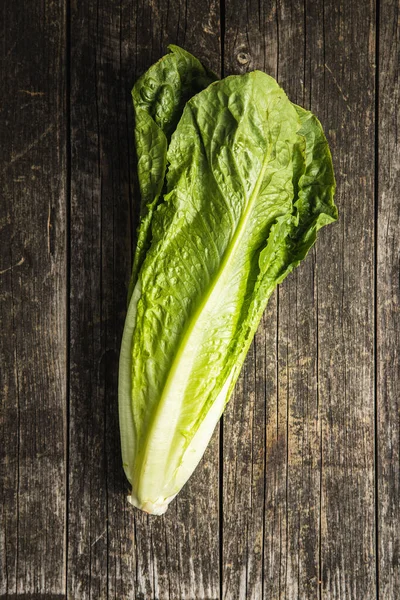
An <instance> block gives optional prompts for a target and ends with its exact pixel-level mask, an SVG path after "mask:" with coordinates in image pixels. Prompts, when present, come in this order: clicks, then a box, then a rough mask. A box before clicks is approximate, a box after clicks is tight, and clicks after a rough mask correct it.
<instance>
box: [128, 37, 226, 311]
mask: <svg viewBox="0 0 400 600" xmlns="http://www.w3.org/2000/svg"><path fill="white" fill-rule="evenodd" d="M168 48H169V50H170V51H171V52H170V54H167V55H166V56H164V57H163V58H161V59H160V60H159V61H158V62H157V63H156V64H154V65H153V66H152V67H150V69H149V70H148V71H146V73H145V74H144V75H142V77H140V78H139V79H138V81H137V82H136V84H135V85H134V87H133V89H132V101H133V107H134V111H135V142H136V154H137V169H138V179H139V186H140V193H141V210H140V225H139V229H138V239H137V244H136V250H135V254H134V258H133V267H132V276H131V281H130V285H129V292H128V301H129V299H130V297H131V294H132V291H133V288H134V286H135V284H136V281H137V275H138V273H139V269H140V267H141V266H142V263H143V260H144V257H145V255H146V251H147V249H148V247H149V245H150V239H151V220H152V217H153V212H154V209H155V208H156V206H157V203H158V201H159V199H160V195H161V192H162V188H163V185H164V178H165V170H166V164H167V149H168V144H169V141H170V139H171V134H172V132H173V131H174V130H175V129H176V126H177V124H178V121H179V119H180V118H181V116H182V112H183V109H184V107H185V104H186V102H187V101H188V100H189V99H190V98H191V97H192V96H193V95H194V94H197V93H198V92H200V91H201V90H203V89H204V88H206V87H207V86H208V85H209V84H210V83H211V82H212V81H215V80H216V79H217V77H216V75H214V73H212V72H211V71H208V70H207V69H205V68H204V67H203V65H202V64H201V63H200V61H198V60H197V58H195V57H194V56H192V55H191V54H189V52H186V51H185V50H183V49H182V48H179V47H178V46H174V45H171V46H169V47H168Z"/></svg>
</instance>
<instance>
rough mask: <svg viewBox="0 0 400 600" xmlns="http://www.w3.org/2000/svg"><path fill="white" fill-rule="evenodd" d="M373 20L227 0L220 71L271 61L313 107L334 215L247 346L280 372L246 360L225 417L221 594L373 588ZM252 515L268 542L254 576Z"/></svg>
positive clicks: (370, 14) (350, 13)
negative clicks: (325, 148)
mask: <svg viewBox="0 0 400 600" xmlns="http://www.w3.org/2000/svg"><path fill="white" fill-rule="evenodd" d="M361 15H363V18H362V17H361ZM374 22H375V14H374V10H373V5H372V4H370V3H366V2H365V3H362V2H358V3H351V4H350V5H349V4H347V3H343V4H337V3H330V2H324V3H322V2H321V3H314V2H296V1H291V2H285V1H281V2H279V3H273V2H271V3H263V4H262V5H260V4H259V3H255V2H251V0H250V1H248V2H245V3H239V2H232V1H229V2H227V4H226V36H225V39H226V49H225V57H226V66H227V69H228V71H229V72H243V71H246V70H251V69H254V68H262V69H266V70H267V72H270V74H272V75H275V76H276V77H277V78H278V81H279V82H280V83H281V84H282V85H283V87H284V89H285V90H286V92H287V93H288V95H289V97H290V98H291V99H292V100H293V101H294V102H297V103H299V104H302V105H303V106H305V107H306V108H310V109H311V110H313V112H315V113H316V114H317V115H318V116H319V117H320V118H321V120H322V123H323V125H324V127H325V129H326V131H327V135H328V138H329V140H330V143H331V146H332V151H333V155H334V159H335V166H336V174H337V179H338V182H339V186H338V204H339V210H340V220H339V224H338V225H336V226H335V227H332V228H329V230H328V231H326V232H325V231H324V232H322V233H321V235H320V238H321V239H320V240H319V243H318V245H317V249H316V251H313V253H312V254H311V256H309V257H308V259H307V261H305V263H304V264H302V265H301V267H300V269H299V270H298V271H296V273H295V274H293V275H292V276H290V277H289V278H288V280H287V281H286V282H285V283H284V284H283V285H282V286H281V288H280V290H279V292H278V294H277V299H278V309H277V313H275V315H274V314H273V312H272V313H270V318H269V319H268V320H265V319H264V322H263V324H262V326H261V327H260V329H259V332H258V335H257V337H256V340H255V345H254V350H253V352H254V356H255V357H257V356H258V355H259V354H261V355H264V356H265V355H267V356H268V355H270V356H271V357H273V356H276V361H277V362H276V377H275V378H274V376H273V374H272V368H271V366H270V370H269V371H265V367H264V376H263V377H260V376H259V382H258V383H256V379H255V377H254V376H253V377H252V376H251V373H252V372H253V371H254V367H255V360H254V357H253V359H252V357H251V355H250V356H249V357H248V360H247V363H246V366H245V368H244V371H243V374H242V379H241V380H240V382H239V386H238V388H237V391H236V394H235V397H234V399H233V402H232V404H231V407H230V408H228V411H227V415H226V417H225V423H226V424H227V427H229V428H230V429H231V430H232V433H227V432H226V431H225V429H224V441H225V448H224V454H226V455H227V460H226V462H225V469H226V471H227V473H226V474H225V473H224V482H225V481H226V482H227V485H226V486H225V484H224V494H225V499H226V503H227V504H228V510H227V511H226V513H227V514H226V517H225V518H224V565H225V568H226V571H224V577H225V579H224V590H225V591H224V594H223V597H224V598H225V597H226V598H236V597H246V598H247V597H249V598H258V597H261V595H260V594H261V589H263V590H264V594H265V597H266V598H269V597H274V598H275V597H277V598H278V597H279V598H288V599H289V598H317V597H319V596H320V595H321V596H322V597H324V598H341V597H345V598H354V599H355V598H361V597H362V598H373V597H375V552H374V551H375V547H374V534H375V525H376V524H375V512H374V433H375V432H374V392H373V390H374V355H373V343H374V339H373V330H374V313H373V299H374V288H373V258H374V249H373V244H374V194H373V190H374V176H373V167H374V69H373V68H374V60H375V39H374ZM359 24H362V25H361V27H362V28H364V29H363V32H362V33H361V31H360V26H359ZM267 41H268V42H267ZM349 61H351V64H352V68H351V69H349V68H348V64H349ZM360 114H361V115H363V116H364V118H363V121H362V123H361V124H360V122H359V115H360ZM360 127H362V131H363V135H362V136H361V137H362V140H363V141H362V142H361V137H359V136H358V134H359V131H360ZM366 140H368V142H367V144H366V145H365V142H366ZM349 194H350V195H349ZM350 265H351V266H350ZM353 265H354V266H355V268H354V266H353ZM271 309H272V311H273V307H271ZM276 327H278V331H277V339H276V340H275V337H276V336H275V334H274V332H275V331H276ZM264 332H265V333H264ZM356 332H357V333H356ZM263 333H264V335H265V334H267V336H268V337H267V339H266V341H265V340H262V336H263ZM256 372H257V369H256ZM263 379H264V381H268V382H269V385H268V387H266V394H267V397H266V400H264V399H262V394H261V393H260V392H261V390H262V382H263ZM268 388H269V389H268ZM254 395H255V397H256V398H257V396H258V395H259V396H260V400H259V402H260V404H261V403H262V402H265V401H266V403H267V406H268V404H269V403H272V410H271V411H270V412H268V409H267V419H266V423H265V427H266V434H265V432H263V429H262V427H261V425H260V420H259V419H254V417H253V416H251V417H250V418H249V417H248V416H247V417H246V416H244V415H243V409H242V410H240V407H241V406H242V404H243V402H246V403H249V408H248V410H249V411H250V415H252V413H253V411H252V405H253V403H254V399H253V398H254ZM274 405H275V407H274ZM256 410H257V409H256ZM245 414H246V413H245ZM239 423H241V425H240V426H239ZM260 428H261V429H260ZM271 434H272V440H274V444H275V448H274V452H273V453H272V452H271V442H270V441H269V440H271ZM265 435H266V443H265V446H264V447H263V438H265ZM255 447H256V448H259V452H258V453H257V454H256V456H257V459H255V458H254V457H253V455H252V454H251V449H254V448H255ZM235 453H238V454H239V457H237V459H236V460H235V462H234V463H233V464H232V461H231V460H229V459H230V458H232V456H233V455H235ZM260 453H261V455H262V454H265V457H264V460H265V464H264V471H263V473H262V474H261V475H259V478H258V483H257V490H260V489H261V487H262V479H263V478H264V479H265V492H266V493H265V496H264V499H263V498H262V495H261V494H260V493H259V494H258V495H257V493H256V494H254V493H253V494H250V498H251V502H250V501H249V500H247V501H246V500H244V499H245V498H249V489H252V487H251V484H250V480H249V477H247V479H245V478H244V477H243V476H242V477H241V478H240V477H238V476H237V473H236V470H237V464H239V465H240V472H241V473H243V472H246V473H247V474H252V473H253V468H254V469H256V472H259V471H258V470H257V466H258V465H259V464H262V460H260ZM231 471H233V473H232V474H231ZM231 481H232V482H233V483H232V484H231V485H229V484H230V482H231ZM271 485H273V486H274V490H275V493H274V494H273V495H271V492H270V491H269V488H270V487H271ZM243 488H244V489H243ZM262 502H264V504H265V508H264V509H263V506H262ZM260 510H261V511H262V510H264V514H265V523H264V528H263V527H262V520H261V521H260V518H259V511H260ZM224 515H225V511H224ZM243 521H244V522H243ZM250 524H251V525H250ZM254 524H258V529H257V533H258V536H260V535H261V534H262V536H263V538H264V548H263V553H264V565H263V573H264V580H263V581H262V582H260V560H259V555H258V545H257V543H254V540H255V538H256V537H257V535H254V534H251V532H252V529H253V527H254ZM249 531H250V535H249ZM240 532H242V535H240ZM243 532H245V533H243ZM225 540H227V541H226V543H225ZM254 572H258V577H257V576H254ZM231 573H233V574H234V575H231ZM260 584H261V587H260ZM239 590H241V591H239ZM240 593H242V596H238V594H240Z"/></svg>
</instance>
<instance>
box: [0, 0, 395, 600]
mask: <svg viewBox="0 0 400 600" xmlns="http://www.w3.org/2000/svg"><path fill="white" fill-rule="evenodd" d="M378 7H379V8H378V10H379V14H378V15H376V12H375V3H374V2H373V0H355V1H354V2H348V1H346V0H317V1H313V0H266V1H265V2H258V1H256V0H241V1H240V2H239V0H221V2H219V0H205V1H204V2H196V1H195V0H177V2H170V1H169V0H145V1H144V2H138V1H137V0H120V1H119V2H118V3H117V2H109V1H107V0H96V1H95V0H82V1H81V2H77V0H70V2H68V3H63V2H61V1H59V0H57V1H55V2H53V1H50V0H44V2H42V3H35V2H27V1H26V0H15V1H14V2H12V3H8V4H7V5H4V7H3V11H2V16H3V22H2V25H3V27H2V33H3V36H2V40H3V43H2V49H1V67H2V68H1V70H0V81H1V86H0V90H1V93H2V98H1V104H0V115H1V118H2V124H1V129H0V132H1V145H0V159H1V165H0V184H1V190H2V195H1V198H0V318H1V329H2V333H3V334H4V335H3V336H2V340H1V344H0V373H1V386H0V598H4V599H7V600H11V599H14V598H15V599H16V598H19V599H24V600H39V599H40V598H46V599H47V600H62V599H63V598H64V599H65V600H66V599H67V598H69V599H70V600H86V599H89V598H96V599H99V600H106V599H108V598H109V599H111V598H113V599H115V600H133V599H135V600H156V599H157V600H217V599H220V600H222V599H224V600H248V599H249V600H250V599H251V600H263V599H265V600H267V599H268V600H270V599H273V600H278V599H279V600H294V599H295V600H339V599H340V600H373V599H374V600H397V598H398V595H399V589H400V558H399V557H400V534H399V531H400V456H399V443H400V442H399V440H400V420H399V415H400V406H399V398H400V366H399V365H400V357H399V347H400V321H399V318H400V317H399V315H400V313H399V306H400V288H399V269H400V263H399V252H400V250H399V248H400V239H399V233H398V232H399V227H400V210H399V206H400V203H399V200H398V195H399V194H398V189H399V184H400V180H399V173H400V151H399V140H398V131H399V125H400V124H399V113H398V104H399V102H400V97H399V94H400V91H399V90H400V87H399V85H400V84H399V52H400V50H399V48H400V39H399V38H400V23H399V14H400V9H399V3H398V0H381V1H380V2H379V3H378ZM377 17H378V18H377ZM220 21H221V22H220ZM377 24H378V30H377ZM221 31H222V32H224V36H223V39H222V40H221V37H220V34H221ZM377 36H378V37H377ZM169 43H177V44H179V45H182V46H184V47H185V48H186V49H187V50H189V51H191V52H193V53H194V54H195V55H197V56H198V57H199V58H200V59H201V60H202V61H204V63H205V64H207V66H209V67H211V68H212V69H213V70H214V71H215V72H217V73H220V72H221V71H222V72H223V73H224V74H225V75H227V74H231V73H242V72H246V71H249V70H252V69H255V68H259V69H262V70H264V71H266V72H267V73H269V74H271V75H273V76H274V77H276V78H277V79H278V81H279V82H280V83H281V84H282V85H283V87H284V88H285V90H286V92H287V93H288V95H289V97H290V98H291V99H292V100H293V101H295V102H298V103H299V104H302V105H303V106H305V107H306V108H309V109H311V110H312V111H313V112H314V113H315V114H316V115H317V116H318V117H319V118H320V120H321V122H322V123H323V126H324V129H325V131H326V134H327V137H328V140H329V143H330V146H331V149H332V154H333V159H334V165H335V170H336V177H337V182H338V189H337V203H338V207H339V211H340V218H339V221H338V223H337V224H336V225H334V226H332V227H329V228H327V229H326V230H323V231H322V232H321V234H320V239H319V241H318V244H317V246H316V248H315V250H313V251H312V252H311V253H310V255H309V256H308V258H307V260H306V261H305V262H304V263H303V264H302V265H301V266H300V267H299V269H297V270H296V271H295V272H294V273H293V274H292V275H291V276H290V277H289V278H288V279H287V280H286V281H285V282H284V284H283V285H282V286H280V289H279V290H278V292H277V293H276V294H275V295H274V297H273V298H272V299H271V301H270V303H269V305H268V308H267V310H266V312H265V314H264V316H263V319H262V322H261V324H260V327H259V330H258V332H257V335H256V337H255V340H254V342H253V344H252V346H251V349H250V352H249V355H248V357H247V360H246V363H245V366H244V369H243V372H242V375H241V377H240V379H239V381H238V385H237V387H236V389H235V392H234V395H233V398H232V400H231V402H230V404H229V406H228V408H227V411H226V413H225V416H224V419H223V425H222V433H221V435H220V433H219V431H218V430H217V431H216V432H215V434H214V437H213V440H212V442H211V444H210V446H209V448H208V449H207V451H206V454H205V456H204V458H203V460H202V462H201V464H200V466H199V467H198V469H197V470H196V472H195V474H194V476H193V477H192V478H191V480H190V481H189V482H188V484H187V485H186V486H185V488H184V489H183V490H182V492H181V493H180V494H179V496H178V497H177V498H176V499H175V501H174V502H173V503H172V504H171V506H170V508H169V510H168V512H167V513H166V515H164V516H163V517H150V516H147V515H144V514H142V513H140V512H139V511H135V510H134V509H132V507H130V506H129V505H128V503H127V501H126V495H127V493H128V482H127V481H126V479H125V476H124V474H123V470H122V467H121V455H120V448H119V429H118V407H117V370H118V355H119V346H120V339H121V334H122V327H123V322H124V318H125V311H126V288H127V284H128V280H129V273H130V265H131V259H132V251H133V246H134V243H135V237H136V233H135V229H136V226H137V218H138V207H139V197H138V193H137V189H136V182H135V175H134V173H135V153H134V147H133V114H132V108H131V100H130V90H131V87H132V85H133V83H134V81H135V80H136V79H137V77H138V76H139V75H141V74H142V73H143V72H144V71H145V70H146V69H147V68H148V67H149V66H150V65H151V64H152V63H153V62H155V61H156V60H157V59H158V58H159V57H160V56H162V55H163V54H164V53H165V51H166V46H167V45H168V44H169ZM375 66H376V68H377V71H375ZM376 84H377V87H376ZM67 99H68V101H67ZM66 149H67V150H68V152H67V151H66ZM69 151H70V153H69ZM375 173H376V174H377V179H376V180H375ZM68 196H70V197H68ZM68 361H69V363H68ZM68 379H69V383H68V385H67V381H68Z"/></svg>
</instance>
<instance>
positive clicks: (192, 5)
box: [135, 0, 221, 600]
mask: <svg viewBox="0 0 400 600" xmlns="http://www.w3.org/2000/svg"><path fill="white" fill-rule="evenodd" d="M136 19H137V21H136V22H137V40H136V44H137V52H138V63H137V68H136V71H135V77H137V76H139V75H141V74H142V72H143V71H145V70H146V69H147V68H148V67H149V66H150V65H151V64H152V63H153V62H155V61H156V60H157V59H158V58H159V57H160V56H162V55H163V54H165V51H166V46H167V45H168V44H170V43H176V44H178V45H181V46H183V47H184V48H185V49H186V50H188V51H189V52H193V54H195V55H196V56H197V57H198V58H199V59H200V60H203V61H204V63H205V64H206V65H207V66H208V67H209V68H211V69H213V70H214V71H215V72H217V73H218V72H219V71H220V65H221V59H220V40H219V3H218V2H216V0H208V1H207V2H204V3H199V2H196V1H193V0H187V1H186V2H185V1H183V0H180V1H179V2H176V3H157V4H156V5H144V6H143V7H141V8H140V9H138V12H137V16H136ZM139 51H140V52H139ZM136 200H137V201H138V197H137V196H136ZM218 444H219V440H218V432H216V434H215V435H214V437H213V440H212V441H211V444H210V447H209V448H208V449H207V452H206V454H205V456H204V458H203V460H202V462H201V464H200V465H199V467H198V469H197V470H196V473H195V474H194V475H193V477H192V478H191V480H190V481H189V482H188V484H187V485H186V486H185V488H184V489H183V490H182V492H181V493H180V494H179V495H178V497H177V498H176V500H175V501H174V502H173V504H172V505H171V507H170V508H169V509H168V511H167V513H166V514H165V515H164V516H163V517H161V518H160V517H149V516H146V515H144V514H143V513H140V512H139V511H136V512H135V526H136V530H135V531H136V544H137V553H138V557H139V559H138V563H137V575H136V577H137V597H138V598H142V599H143V600H147V598H153V597H154V598H157V599H160V600H163V599H169V600H186V599H187V600H192V598H196V600H201V599H205V600H214V599H216V598H218V594H219V536H218V534H219V521H218V506H219V502H218V500H219V481H218V471H219V452H218V447H219V446H218Z"/></svg>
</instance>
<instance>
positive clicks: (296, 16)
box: [223, 2, 320, 598]
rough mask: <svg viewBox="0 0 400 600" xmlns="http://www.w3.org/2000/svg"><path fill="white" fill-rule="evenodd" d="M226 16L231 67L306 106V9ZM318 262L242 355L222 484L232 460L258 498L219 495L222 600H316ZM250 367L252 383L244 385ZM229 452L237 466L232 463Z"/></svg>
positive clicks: (299, 276)
mask: <svg viewBox="0 0 400 600" xmlns="http://www.w3.org/2000/svg"><path fill="white" fill-rule="evenodd" d="M226 15H227V23H226V61H227V67H228V69H229V71H232V72H244V71H246V70H251V69H255V68H261V69H263V70H265V71H267V72H269V73H270V74H271V75H273V76H275V77H278V80H279V81H280V83H281V84H282V85H283V86H284V88H285V90H286V91H287V93H288V95H289V97H290V98H291V99H292V100H293V101H295V102H297V103H299V104H302V105H306V106H307V102H306V101H305V97H304V69H305V60H306V56H305V53H304V48H305V35H306V33H305V29H304V23H305V7H304V3H303V2H280V3H279V5H278V7H277V5H276V4H275V3H267V4H263V5H259V4H258V3H253V2H246V3H239V2H229V3H228V5H227V11H226ZM314 262H315V261H314V258H313V256H310V257H309V258H308V260H307V261H306V262H305V263H304V264H303V265H302V266H301V268H300V271H298V272H296V273H295V274H294V275H292V276H291V277H290V278H289V279H288V280H287V281H286V282H285V283H284V284H283V286H281V289H280V290H279V292H277V294H276V296H275V299H274V300H272V301H271V303H270V306H269V309H268V311H267V313H266V315H265V317H264V321H263V323H262V324H261V325H260V328H259V331H258V334H257V336H256V339H255V343H254V356H253V357H252V356H251V355H250V356H249V357H248V359H247V362H246V365H245V368H244V371H243V374H242V378H241V379H240V381H239V385H238V387H237V389H236V393H235V396H234V398H233V402H232V405H231V407H230V408H229V409H228V411H227V414H226V417H225V424H226V428H225V429H224V440H225V446H226V453H227V461H226V463H225V469H226V471H227V475H226V479H227V482H228V483H229V482H230V479H232V478H233V475H232V472H236V467H235V466H234V465H236V464H239V465H240V469H241V472H242V473H243V472H246V473H247V474H250V476H251V478H253V477H254V472H255V473H257V474H258V478H257V479H256V483H257V485H256V493H254V491H253V487H254V484H253V486H252V485H251V482H250V478H247V479H246V478H244V477H243V476H242V477H241V478H238V477H236V475H235V479H234V480H235V482H236V485H230V486H227V487H226V489H225V490H224V492H225V503H226V504H228V505H229V509H227V511H226V518H225V520H224V564H226V565H228V566H229V568H227V570H226V574H225V585H224V587H225V591H224V596H223V597H224V598H225V597H226V598H237V597H243V598H244V597H246V598H261V597H265V598H275V597H276V598H278V597H279V598H311V597H316V595H318V558H319V557H318V549H319V494H320V490H319V487H320V486H319V481H320V471H319V456H320V434H319V427H318V396H317V377H316V365H317V360H316V358H317V316H316V301H315V289H314V288H315V264H314ZM277 324H279V329H278V336H277ZM253 370H255V372H256V378H254V377H253V378H252V379H251V378H250V380H249V377H250V376H251V373H252V371H253ZM245 384H247V385H245ZM254 394H255V396H256V404H255V406H256V413H255V414H256V415H257V412H258V416H256V417H255V418H254V417H253V418H252V419H249V418H248V417H246V418H243V414H242V413H241V410H242V411H244V414H245V415H246V412H247V411H248V410H250V411H251V410H252V403H253V396H254ZM264 404H265V419H264V417H263V416H262V411H263V410H264ZM242 406H244V408H242V409H241V408H240V407H242ZM236 413H237V414H238V415H240V416H236ZM235 428H236V430H235ZM228 429H231V430H232V433H229V432H228V431H227V430H228ZM254 448H257V451H256V452H254ZM251 450H253V452H252V453H251ZM235 454H236V455H238V456H237V459H236V461H235V463H234V465H233V464H232V463H230V462H229V460H228V459H229V456H231V457H232V456H233V455H235ZM264 486H265V488H264ZM257 492H258V493H257ZM263 492H264V493H263ZM246 498H247V502H246V500H244V499H246ZM243 521H244V522H243ZM243 531H244V532H246V533H245V535H243V533H242V534H241V532H243ZM225 540H226V541H225ZM259 542H261V544H260V543H259ZM260 545H261V551H260ZM239 590H242V592H243V595H242V596H238V593H239Z"/></svg>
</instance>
